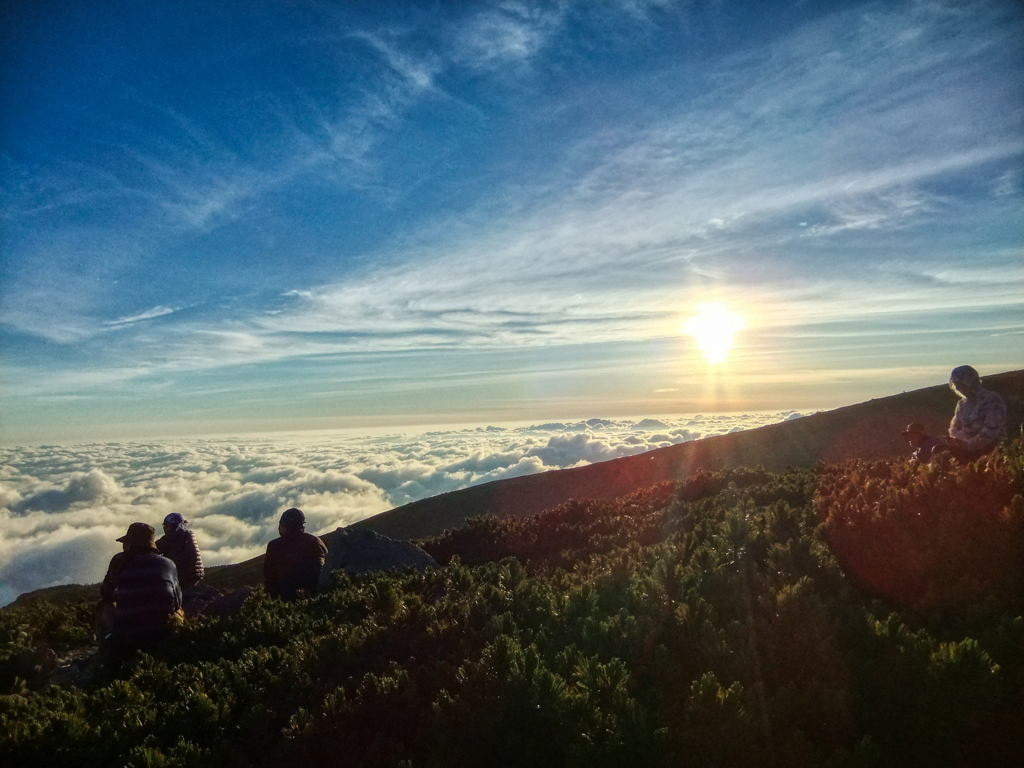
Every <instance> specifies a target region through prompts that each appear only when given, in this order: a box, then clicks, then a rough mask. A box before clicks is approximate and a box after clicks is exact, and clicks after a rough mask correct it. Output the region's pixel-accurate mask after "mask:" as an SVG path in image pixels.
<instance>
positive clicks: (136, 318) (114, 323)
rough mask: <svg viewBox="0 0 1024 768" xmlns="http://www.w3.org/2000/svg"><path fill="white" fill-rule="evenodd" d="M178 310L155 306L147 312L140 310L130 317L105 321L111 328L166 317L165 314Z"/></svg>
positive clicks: (171, 313)
mask: <svg viewBox="0 0 1024 768" xmlns="http://www.w3.org/2000/svg"><path fill="white" fill-rule="evenodd" d="M175 311H176V310H174V309H171V308H170V307H153V308H152V309H147V310H146V311H145V312H140V313H139V314H137V315H129V316H128V317H120V318H118V319H117V320H111V321H109V322H106V323H104V325H105V326H107V327H109V328H123V327H124V326H126V325H134V324H135V323H140V322H142V321H144V320H152V319H153V318H155V317H164V316H165V315H173V314H174V312H175Z"/></svg>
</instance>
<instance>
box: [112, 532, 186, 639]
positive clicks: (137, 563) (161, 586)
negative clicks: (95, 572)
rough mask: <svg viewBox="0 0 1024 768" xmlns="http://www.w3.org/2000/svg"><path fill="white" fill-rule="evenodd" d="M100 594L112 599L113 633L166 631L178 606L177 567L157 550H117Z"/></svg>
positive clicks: (140, 634) (134, 634) (142, 634)
mask: <svg viewBox="0 0 1024 768" xmlns="http://www.w3.org/2000/svg"><path fill="white" fill-rule="evenodd" d="M100 596H101V597H102V598H103V599H104V600H106V601H108V602H113V603H114V624H113V633H114V634H115V635H118V636H132V637H154V636H159V635H163V634H166V633H167V631H168V630H169V629H170V622H169V620H170V617H171V616H172V615H173V614H174V613H176V612H177V611H178V609H179V608H181V587H179V586H178V569H177V568H175V566H174V563H173V562H171V561H170V560H168V559H167V558H166V557H163V556H162V555H161V554H159V553H158V552H153V551H151V550H142V551H138V550H134V549H133V550H129V551H128V552H119V553H118V554H116V555H114V557H113V558H111V560H110V565H109V566H108V567H107V575H106V576H105V577H104V579H103V585H102V586H101V587H100Z"/></svg>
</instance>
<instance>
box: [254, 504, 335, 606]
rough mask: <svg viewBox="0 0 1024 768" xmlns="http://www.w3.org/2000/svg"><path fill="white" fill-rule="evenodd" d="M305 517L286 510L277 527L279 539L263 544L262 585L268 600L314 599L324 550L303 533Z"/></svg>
mask: <svg viewBox="0 0 1024 768" xmlns="http://www.w3.org/2000/svg"><path fill="white" fill-rule="evenodd" d="M305 527H306V516H305V515H304V514H303V513H302V510H301V509H295V508H294V507H292V508H291V509H286V510H285V511H284V514H282V515H281V521H280V523H279V524H278V526H277V531H278V533H279V534H281V536H280V538H277V539H274V540H273V541H271V542H269V543H268V544H267V555H266V558H265V559H264V560H263V584H264V586H265V588H266V590H267V593H268V594H269V595H270V596H271V597H277V598H280V599H282V600H297V599H298V598H299V592H300V591H303V592H305V593H306V595H315V594H316V592H317V588H318V587H319V585H320V571H322V570H323V567H324V561H325V559H326V557H327V547H325V546H324V543H323V542H322V541H320V539H318V538H317V537H316V536H313V535H312V534H310V533H306V532H305Z"/></svg>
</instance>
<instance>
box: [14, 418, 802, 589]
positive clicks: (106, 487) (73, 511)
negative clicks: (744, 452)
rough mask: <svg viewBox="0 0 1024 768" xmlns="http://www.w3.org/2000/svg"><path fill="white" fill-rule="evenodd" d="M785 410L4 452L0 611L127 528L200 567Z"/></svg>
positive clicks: (757, 421)
mask: <svg viewBox="0 0 1024 768" xmlns="http://www.w3.org/2000/svg"><path fill="white" fill-rule="evenodd" d="M800 415H801V414H799V413H796V412H793V411H789V412H782V413H758V414H743V415H737V414H712V415H704V416H693V417H686V418H660V419H644V420H641V421H627V420H614V419H589V420H587V421H581V422H574V423H550V424H542V425H534V426H529V427H524V426H520V427H495V426H491V427H480V428H474V429H461V430H453V431H435V432H426V433H420V434H411V435H408V434H392V435H385V436H376V437H369V436H353V435H351V434H349V435H343V434H340V433H338V434H333V435H311V436H300V435H290V436H274V437H260V438H257V437H253V438H235V439H224V440H187V441H185V440H181V441H172V442H159V443H156V442H154V443H141V442H140V443H97V444H86V445H77V446H39V447H21V448H12V449H0V605H4V604H7V603H8V602H10V601H11V600H13V599H14V598H15V597H17V596H18V594H20V593H22V592H27V591H31V590H34V589H39V588H42V587H46V586H52V585H55V584H72V583H95V582H98V581H100V580H101V579H102V577H103V574H104V572H105V570H106V566H107V563H108V562H109V560H110V557H111V556H113V555H114V554H115V553H116V552H117V551H119V545H118V544H117V543H116V542H115V541H114V540H115V539H116V538H117V537H118V536H121V535H123V534H124V531H125V530H126V529H127V527H128V525H129V524H130V523H132V522H135V521H144V522H148V523H150V524H151V525H153V526H154V527H156V528H157V530H158V531H159V526H160V523H161V521H162V520H163V518H164V516H166V515H167V514H169V513H171V512H179V513H181V514H182V515H184V516H185V518H186V519H187V520H189V527H190V528H192V529H193V530H194V531H195V532H196V535H197V537H198V540H199V543H200V547H201V550H202V554H203V560H204V562H205V564H206V565H219V564H224V563H237V562H241V561H243V560H246V559H248V558H251V557H255V556H256V555H259V554H262V553H263V551H264V549H265V548H266V543H267V541H269V540H270V539H272V538H274V537H276V536H277V521H278V518H279V516H280V513H281V512H282V511H283V510H284V509H286V508H288V507H292V506H296V507H299V508H301V509H302V510H303V511H304V512H305V513H306V517H307V520H308V523H307V530H309V531H313V532H318V533H319V532H326V531H331V530H334V529H335V528H336V527H338V526H345V525H349V524H351V523H353V522H356V521H357V520H361V519H363V518H365V517H369V516H371V515H374V514H377V513H378V512H384V511H386V510H388V509H391V508H393V507H397V506H401V505H402V504H406V503H408V502H411V501H416V500H418V499H422V498H426V497H429V496H434V495H437V494H439V493H445V492H447V491H453V490H457V489H459V488H466V487H468V486H471V485H478V484H480V483H485V482H489V481H492V480H501V479H505V478H510V477H519V476H522V475H529V474H534V473H537V472H545V471H548V470H552V469H561V468H565V467H572V466H580V465H584V464H590V463H594V462H599V461H607V460H609V459H616V458H620V457H623V456H630V455H634V454H637V453H642V452H644V451H648V450H651V449H654V448H661V447H665V446H668V445H673V444H677V443H682V442H688V441H690V440H696V439H700V438H703V437H708V436H712V435H719V434H726V433H730V432H736V431H740V430H744V429H752V428H755V427H758V426H764V425H765V424H770V423H775V422H778V421H783V420H786V419H792V418H798V417H799V416H800Z"/></svg>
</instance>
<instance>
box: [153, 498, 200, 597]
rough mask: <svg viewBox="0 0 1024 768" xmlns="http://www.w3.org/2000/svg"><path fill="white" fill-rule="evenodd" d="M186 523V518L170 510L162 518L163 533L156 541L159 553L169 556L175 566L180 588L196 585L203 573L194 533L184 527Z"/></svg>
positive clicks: (189, 587)
mask: <svg viewBox="0 0 1024 768" xmlns="http://www.w3.org/2000/svg"><path fill="white" fill-rule="evenodd" d="M187 523H188V520H186V519H185V518H183V517H182V516H181V515H179V514H178V513H177V512H171V514H169V515H168V516H167V517H165V518H164V535H163V536H161V537H160V538H159V539H157V541H156V548H157V549H159V550H160V554H161V555H163V556H164V557H169V558H170V559H171V560H173V561H174V565H175V566H177V568H178V583H179V584H180V585H181V588H182V589H191V588H192V587H195V586H197V585H198V584H199V583H200V582H201V581H202V580H203V576H204V575H205V573H204V571H203V558H202V556H201V555H200V554H199V546H198V545H197V544H196V535H195V533H193V532H192V531H190V530H189V529H188V528H186V527H185V525H186V524H187Z"/></svg>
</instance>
